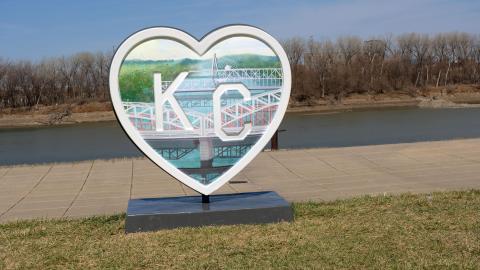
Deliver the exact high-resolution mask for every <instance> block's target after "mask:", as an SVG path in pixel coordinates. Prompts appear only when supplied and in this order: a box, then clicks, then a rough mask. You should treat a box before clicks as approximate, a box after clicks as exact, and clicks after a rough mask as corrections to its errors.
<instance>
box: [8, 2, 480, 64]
mask: <svg viewBox="0 0 480 270" xmlns="http://www.w3.org/2000/svg"><path fill="white" fill-rule="evenodd" d="M232 23H246V24H251V25H255V26H258V27H260V28H263V29H264V30H266V31H268V32H269V33H271V34H272V35H273V36H275V37H276V38H279V39H283V38H288V37H292V36H304V37H308V36H314V37H316V38H319V39H323V38H331V39H335V38H336V37H338V36H341V35H358V36H360V37H366V38H368V37H372V36H379V35H383V34H386V33H393V34H399V33H405V32H420V33H438V32H448V31H463V32H469V33H480V31H479V30H480V27H479V25H480V1H478V0H437V1H434V0H416V1H415V0H405V1H398V0H397V1H382V0H344V1H332V0H325V1H323V0H317V1H313V0H303V1H302V0H298V1H293V0H291V1H290V0H287V1H274V0H263V1H258V0H256V1H252V0H243V1H240V0H237V1H229V0H223V1H217V0H200V1H186V0H176V1H173V0H172V1H169V0H164V1H140V0H139V1H133V0H131V1H122V0H116V1H112V0H104V1H93V0H92V1H90V0H84V1H61V0H54V1H49V0H43V1H33V0H32V1H21V0H0V57H2V58H8V59H30V60H39V59H42V58H45V57H52V56H61V55H70V54H73V53H76V52H80V51H92V52H96V51H106V50H111V49H112V48H113V46H117V45H118V44H119V43H120V42H121V41H122V40H123V39H124V38H126V37H127V36H128V35H130V34H131V33H133V32H135V31H137V30H139V29H142V28H145V27H149V26H158V25H165V26H173V27H177V28H181V29H183V30H186V31H187V32H190V33H191V34H193V35H194V36H196V37H198V38H200V37H202V36H203V35H204V34H205V33H207V32H209V31H210V30H211V29H214V28H217V27H219V26H221V25H225V24H232Z"/></svg>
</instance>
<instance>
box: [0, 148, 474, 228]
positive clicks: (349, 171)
mask: <svg viewBox="0 0 480 270" xmlns="http://www.w3.org/2000/svg"><path fill="white" fill-rule="evenodd" d="M471 188H473V189H479V188H480V139H467V140H452V141H439V142H420V143H410V144H392V145H376V146H361V147H345V148H322V149H320V148H319V149H305V150H283V151H282V150H281V151H276V152H263V153H261V154H260V155H259V156H258V157H257V158H256V159H255V160H254V161H253V162H252V163H251V164H250V165H249V166H248V167H247V168H246V169H244V170H243V171H242V172H241V173H240V174H239V175H238V176H236V177H235V178H234V179H233V181H232V183H229V184H226V185H225V186H223V187H222V188H221V189H220V190H219V191H218V192H217V193H232V192H246V191H260V190H275V191H277V192H278V193H280V194H281V195H282V196H284V197H285V198H286V199H287V200H289V201H295V202H297V201H308V200H313V201H322V200H334V199H338V198H347V197H352V196H359V195H365V194H372V195H374V194H384V193H388V194H391V193H403V192H413V193H427V192H432V191H443V190H461V189H471ZM190 194H196V192H194V191H193V190H191V189H189V188H188V187H186V186H184V185H182V184H180V183H179V182H177V181H176V180H174V179H173V178H172V177H170V176H169V175H168V174H166V173H164V172H163V171H162V170H160V169H159V168H158V167H157V166H156V165H154V164H153V163H151V162H150V161H149V160H148V159H145V158H141V159H140V158H138V159H117V160H94V161H85V162H76V163H59V164H46V165H34V166H28V165H25V166H13V167H0V222H7V221H13V220H18V219H31V218H60V217H84V216H92V215H102V214H113V213H118V212H125V210H126V207H127V203H128V200H129V199H130V198H142V197H161V196H182V195H190Z"/></svg>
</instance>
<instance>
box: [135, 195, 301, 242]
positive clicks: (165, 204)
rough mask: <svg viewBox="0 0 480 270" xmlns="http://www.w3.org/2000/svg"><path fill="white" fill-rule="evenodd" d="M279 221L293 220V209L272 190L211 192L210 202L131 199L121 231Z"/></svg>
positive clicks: (184, 198) (194, 199) (179, 198)
mask: <svg viewBox="0 0 480 270" xmlns="http://www.w3.org/2000/svg"><path fill="white" fill-rule="evenodd" d="M281 221H293V210H292V207H291V205H290V203H288V202H287V201H285V199H283V198H282V197H280V196H279V195H278V194H277V193H276V192H274V191H264V192H249V193H237V194H224V195H223V194H222V195H211V196H210V203H202V197H201V196H185V197H171V198H150V199H132V200H130V201H129V202H128V209H127V219H126V221H125V232H126V233H132V232H146V231H155V230H161V229H172V228H179V227H199V226H206V225H233V224H260V223H272V222H281Z"/></svg>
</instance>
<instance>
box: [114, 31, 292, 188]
mask: <svg viewBox="0 0 480 270" xmlns="http://www.w3.org/2000/svg"><path fill="white" fill-rule="evenodd" d="M282 83H283V76H282V69H281V63H280V60H279V58H278V56H277V55H276V54H275V53H274V52H273V51H272V49H270V47H268V46H267V45H266V44H265V43H263V42H262V41H260V40H257V39H254V38H251V37H243V36H241V37H231V38H228V39H225V40H222V41H220V42H218V43H216V44H215V45H214V46H212V47H211V48H210V49H209V50H208V51H207V52H206V53H205V54H204V55H201V56H200V55H198V54H197V53H196V52H194V51H193V50H191V49H190V48H189V47H187V46H185V45H184V44H182V43H180V42H178V41H176V40H173V39H163V38H162V39H160V38H157V39H151V40H148V41H145V42H143V43H140V44H138V45H137V46H136V47H135V48H134V49H132V50H131V51H130V52H129V54H128V55H127V56H126V58H125V59H124V61H123V63H122V66H121V69H120V74H119V86H120V94H121V99H122V102H123V108H124V110H125V113H126V114H127V116H128V118H129V119H130V122H131V124H132V125H133V126H134V127H135V128H136V129H137V130H138V131H139V133H140V135H141V137H142V138H143V139H144V140H145V141H146V142H147V143H148V144H149V145H150V146H151V147H152V148H153V149H154V150H155V151H156V152H157V153H158V154H159V155H161V156H162V157H163V158H164V159H165V160H167V161H168V162H170V163H171V164H173V165H174V166H175V167H177V168H178V169H179V170H181V171H182V172H183V173H185V174H187V175H189V176H190V177H191V178H193V179H195V180H197V181H198V182H200V183H202V184H204V185H208V184H210V183H212V182H213V181H215V179H217V178H218V177H219V176H220V175H221V174H223V173H224V172H226V171H227V170H228V169H229V168H231V167H232V166H233V165H234V164H235V163H236V162H238V161H239V160H240V159H241V158H242V157H243V156H244V155H245V154H246V153H247V152H248V151H249V150H250V148H251V147H252V146H253V145H254V144H255V143H256V142H257V140H258V139H259V138H260V137H261V135H262V134H263V133H264V132H265V131H266V130H267V127H268V126H269V124H270V123H271V121H272V119H273V117H274V115H275V113H276V111H277V107H278V105H279V102H280V99H281V88H282ZM222 85H223V86H222ZM215 93H217V94H215Z"/></svg>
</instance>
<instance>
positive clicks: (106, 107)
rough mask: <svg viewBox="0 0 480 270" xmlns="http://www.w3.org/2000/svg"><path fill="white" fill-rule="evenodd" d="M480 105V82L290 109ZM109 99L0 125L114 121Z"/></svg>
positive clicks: (5, 116) (12, 114) (6, 113)
mask: <svg viewBox="0 0 480 270" xmlns="http://www.w3.org/2000/svg"><path fill="white" fill-rule="evenodd" d="M479 106H480V89H479V86H459V87H455V88H454V89H453V90H451V91H446V90H445V89H439V90H436V89H434V90H431V89H430V90H429V91H428V93H427V94H425V93H416V94H412V93H409V92H401V91H398V92H388V93H383V94H368V93H366V94H352V95H350V96H347V97H344V98H342V99H341V100H340V101H338V100H335V99H333V98H331V97H325V98H319V99H315V100H314V99H309V100H308V101H304V102H290V105H289V107H288V110H287V112H288V113H332V112H341V111H351V110H368V109H382V108H400V107H420V108H467V107H479ZM115 120H116V117H115V114H114V113H113V111H112V106H111V103H110V102H88V103H84V104H73V105H70V104H62V105H57V106H38V107H35V108H18V109H4V110H3V111H0V129H7V128H27V127H43V126H56V125H69V124H79V123H88V122H103V121H115Z"/></svg>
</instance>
